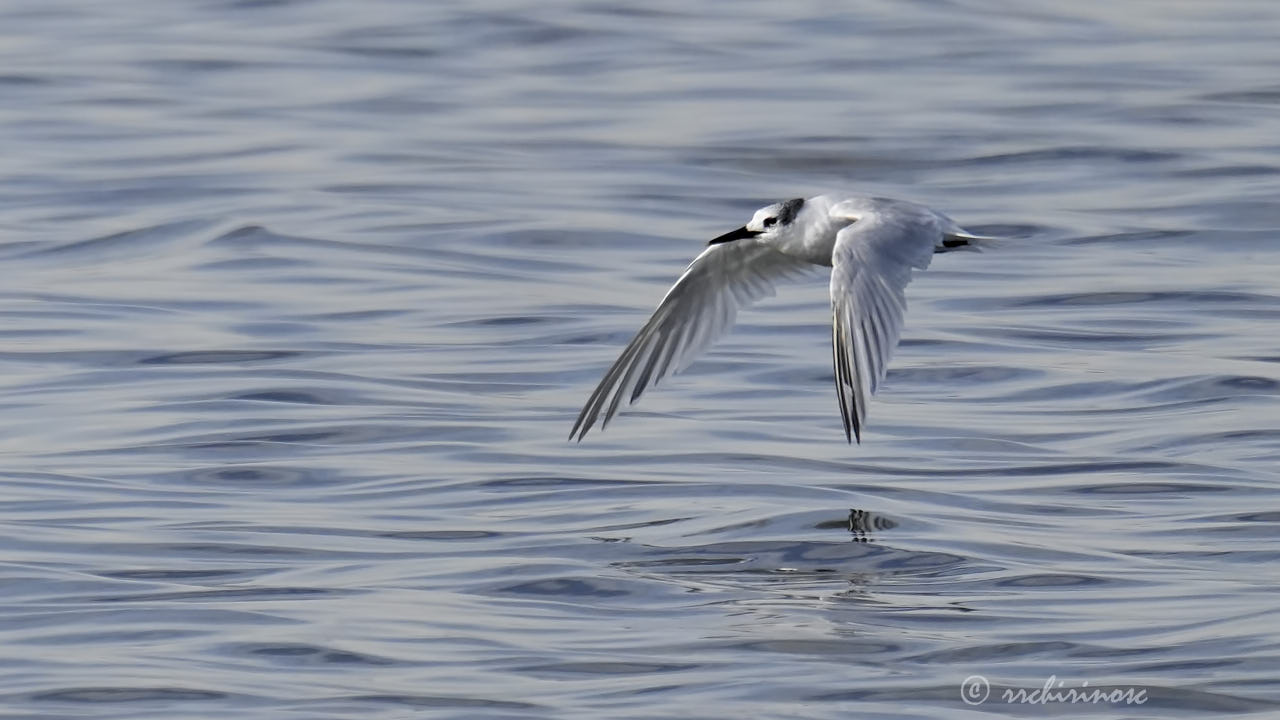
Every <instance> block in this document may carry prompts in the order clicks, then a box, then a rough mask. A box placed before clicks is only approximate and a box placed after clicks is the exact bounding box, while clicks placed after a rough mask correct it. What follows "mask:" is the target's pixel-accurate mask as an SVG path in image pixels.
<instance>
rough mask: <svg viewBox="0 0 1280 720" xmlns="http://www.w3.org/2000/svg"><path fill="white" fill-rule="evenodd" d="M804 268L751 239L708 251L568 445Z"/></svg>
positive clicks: (611, 376)
mask: <svg viewBox="0 0 1280 720" xmlns="http://www.w3.org/2000/svg"><path fill="white" fill-rule="evenodd" d="M807 267H812V265H811V264H810V263H808V262H806V261H804V260H800V259H797V258H793V257H790V256H787V255H783V254H782V253H780V252H778V251H776V250H774V249H772V248H770V247H768V246H766V245H763V244H761V243H759V242H757V241H754V240H751V239H743V240H738V241H735V242H731V243H720V244H716V245H712V246H710V247H708V248H707V249H706V250H704V251H703V252H702V254H701V255H699V256H698V257H697V258H696V259H695V260H694V261H693V262H692V263H691V264H690V265H689V267H688V268H687V269H686V270H685V271H684V274H683V275H681V276H680V279H679V280H677V281H676V283H675V285H673V286H672V287H671V289H670V290H668V291H667V294H666V296H665V297H663V299H662V302H661V303H659V304H658V308H657V310H655V311H654V313H653V316H652V317H650V318H649V320H648V322H646V323H645V324H644V327H642V328H640V331H639V332H637V333H636V336H635V337H634V338H632V339H631V342H630V343H628V344H627V347H626V348H625V349H624V350H623V351H622V354H621V355H619V356H618V359H617V360H616V361H615V362H614V363H613V365H612V366H611V367H610V368H609V370H608V371H607V372H606V373H605V375H604V378H603V379H602V380H601V381H600V384H599V385H598V386H597V387H596V389H595V391H594V392H593V393H591V397H590V398H588V399H587V404H586V405H585V406H583V408H582V412H581V413H579V414H578V420H577V422H575V423H574V424H573V430H571V431H570V432H569V438H570V439H574V438H575V437H576V439H578V440H581V439H582V438H583V437H584V436H585V435H586V434H587V431H588V430H590V429H591V427H592V426H593V425H595V423H596V421H597V420H599V421H600V427H601V428H602V429H603V428H604V427H605V426H607V425H608V424H609V421H610V420H611V419H613V416H614V415H615V414H616V413H617V412H618V410H619V408H620V407H621V405H622V399H623V397H624V396H625V397H626V398H627V402H628V403H634V402H635V401H636V400H638V399H639V398H640V396H641V395H642V394H643V393H644V391H645V390H646V389H647V388H648V387H649V386H650V385H654V386H656V385H657V384H658V383H659V382H660V381H661V380H662V379H663V378H665V377H667V376H668V375H671V374H673V373H676V372H679V371H680V370H683V369H684V368H685V367H686V366H688V364H689V363H690V362H692V361H693V359H694V358H695V357H697V355H698V354H699V353H701V352H702V351H703V350H705V349H706V347H707V346H708V345H710V344H711V343H712V342H713V341H714V340H715V339H716V338H718V337H719V336H720V335H722V334H724V333H725V332H726V331H727V330H728V329H729V327H730V326H731V325H732V324H733V321H734V318H735V316H736V315H737V311H738V309H739V308H741V307H744V306H746V305H748V304H749V303H751V302H754V301H756V300H759V299H760V298H762V297H766V296H769V295H772V294H773V292H774V282H776V281H777V280H779V279H781V278H783V277H787V276H790V275H795V274H798V273H800V272H802V271H803V269H804V268H807Z"/></svg>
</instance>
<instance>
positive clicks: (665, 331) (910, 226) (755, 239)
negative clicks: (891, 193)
mask: <svg viewBox="0 0 1280 720" xmlns="http://www.w3.org/2000/svg"><path fill="white" fill-rule="evenodd" d="M992 240H994V238H986V237H982V236H979V235H973V234H971V233H969V232H966V231H965V230H964V229H963V228H961V227H960V226H959V225H956V223H955V222H953V221H952V220H951V218H949V217H947V216H946V215H943V214H942V213H939V212H935V211H934V210H930V209H929V208H927V207H924V206H923V205H917V204H915V203H911V202H906V201H904V200H891V199H888V198H877V197H867V196H862V195H850V196H846V197H833V196H830V195H818V196H817V197H811V198H809V199H807V200H806V199H804V198H795V199H793V200H786V201H784V202H780V203H775V204H773V205H769V206H767V207H763V208H761V209H759V210H757V211H756V213H755V215H754V216H752V218H751V221H750V222H748V223H747V224H746V225H744V226H742V227H740V228H738V229H737V230H733V231H731V232H727V233H725V234H724V235H721V236H720V237H718V238H716V239H714V240H712V241H711V242H710V243H708V247H707V249H706V250H703V251H702V254H701V255H699V256H698V257H696V258H694V261H693V262H692V263H690V265H689V267H688V268H687V269H685V271H684V274H683V275H681V276H680V279H678V280H676V284H675V285H672V286H671V289H670V290H668V291H667V294H666V296H665V297H663V298H662V302H660V303H658V308H657V310H655V311H654V313H653V316H652V317H650V318H649V321H648V322H646V323H645V324H644V327H642V328H640V331H639V332H638V333H636V336H635V337H634V338H633V339H632V340H631V342H630V343H628V344H627V347H626V349H624V350H623V351H622V355H620V356H619V357H618V359H617V360H616V361H614V363H613V366H612V367H610V368H609V371H608V372H606V373H605V374H604V379H602V380H601V381H600V385H599V386H597V387H596V389H595V392H593V393H591V397H590V398H589V399H588V400H587V404H586V406H584V407H583V408H582V412H581V413H580V414H579V415H578V420H577V422H575V423H574V424H573V430H571V431H569V438H570V439H573V438H574V436H575V435H576V436H577V439H578V440H579V441H581V440H582V438H583V437H584V436H585V435H586V434H587V431H588V430H590V429H591V428H592V426H593V425H595V423H596V421H597V420H600V428H601V429H602V430H603V429H604V428H605V427H606V426H607V425H608V424H609V420H611V419H612V418H613V416H614V414H615V413H616V412H617V411H618V408H619V406H620V405H621V404H622V400H623V399H624V398H625V399H627V402H628V404H630V403H634V402H635V401H636V400H637V399H638V398H639V397H640V395H641V393H643V392H644V391H645V388H647V387H649V385H650V384H651V383H652V384H653V385H657V384H658V381H659V380H661V379H662V378H665V377H667V376H668V375H670V374H672V373H675V372H679V371H680V370H683V369H684V368H685V367H687V366H688V365H689V363H691V362H692V361H693V359H694V358H695V357H697V355H698V354H700V353H701V352H702V351H703V350H705V349H706V348H707V346H709V345H710V344H711V343H712V342H713V341H714V340H715V339H716V338H718V337H719V336H721V335H723V334H724V333H725V332H726V331H727V330H728V329H729V327H730V326H731V325H732V324H733V320H734V317H735V316H736V315H737V311H738V308H741V307H744V306H746V305H748V304H750V303H752V302H754V301H756V300H759V299H760V298H763V297H768V296H771V295H773V294H774V288H773V285H774V282H775V281H776V280H779V279H782V278H785V277H788V276H791V275H796V274H799V273H802V272H803V271H804V270H806V269H808V268H812V267H813V266H815V265H820V266H823V267H829V268H831V314H832V320H831V345H832V350H833V359H834V366H835V381H836V396H837V397H838V398H839V400H840V417H841V418H842V419H843V421H844V434H845V438H846V439H847V440H848V441H849V442H850V443H851V444H852V443H853V441H854V440H855V439H856V440H857V441H858V442H859V443H861V442H862V428H863V426H864V425H865V424H866V417H867V397H868V396H869V395H871V394H873V393H875V391H876V388H877V387H878V386H879V384H880V381H881V380H883V379H884V374H885V370H886V366H887V365H888V362H889V355H890V353H892V352H893V348H894V347H895V346H896V345H897V344H898V335H899V332H900V331H901V329H902V315H903V313H904V312H906V309H907V300H906V295H905V289H906V287H907V283H909V282H911V270H912V268H916V269H919V270H924V269H925V268H927V267H928V266H929V261H930V259H932V257H933V254H934V253H939V252H946V251H948V250H954V249H958V248H965V249H978V248H979V247H980V246H981V245H984V244H986V243H988V242H990V241H992Z"/></svg>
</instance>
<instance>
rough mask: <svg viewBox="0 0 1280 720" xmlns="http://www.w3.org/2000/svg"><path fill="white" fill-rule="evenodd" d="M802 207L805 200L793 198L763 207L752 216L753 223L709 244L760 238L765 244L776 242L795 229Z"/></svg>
mask: <svg viewBox="0 0 1280 720" xmlns="http://www.w3.org/2000/svg"><path fill="white" fill-rule="evenodd" d="M802 207H804V198H793V199H791V200H784V201H782V202H780V203H774V204H772V205H768V206H765V207H762V208H760V209H759V210H757V211H756V214H755V215H752V216H751V221H750V222H748V223H747V224H746V225H743V226H742V227H740V228H738V229H737V230H732V231H730V232H727V233H725V234H724V235H721V236H720V237H718V238H716V239H714V240H712V241H711V242H709V243H707V244H708V245H718V244H720V243H726V242H732V241H734V240H742V239H745V238H759V239H760V240H763V241H765V242H772V241H776V240H777V239H779V238H781V237H784V236H785V235H787V234H789V233H790V232H791V231H792V230H794V229H795V226H794V225H793V224H792V223H793V221H794V220H795V219H796V215H799V214H800V208H802Z"/></svg>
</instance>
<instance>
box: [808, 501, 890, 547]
mask: <svg viewBox="0 0 1280 720" xmlns="http://www.w3.org/2000/svg"><path fill="white" fill-rule="evenodd" d="M817 527H818V528H819V529H820V530H830V529H833V528H844V529H845V530H848V531H849V534H850V535H852V536H853V541H854V542H871V541H872V540H874V539H875V538H874V537H872V534H873V533H874V532H883V531H885V530H892V529H893V528H896V527H898V523H896V522H894V521H893V520H890V519H889V518H887V517H885V516H884V515H880V514H878V513H873V512H871V511H870V510H859V509H857V508H849V516H848V517H846V518H844V519H842V520H827V521H826V522H820V523H818V526H817Z"/></svg>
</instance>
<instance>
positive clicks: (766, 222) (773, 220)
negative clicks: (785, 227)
mask: <svg viewBox="0 0 1280 720" xmlns="http://www.w3.org/2000/svg"><path fill="white" fill-rule="evenodd" d="M777 222H778V218H776V217H767V218H765V219H764V222H762V223H760V224H761V225H764V226H765V227H772V226H773V225H774V224H775V223H777Z"/></svg>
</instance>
